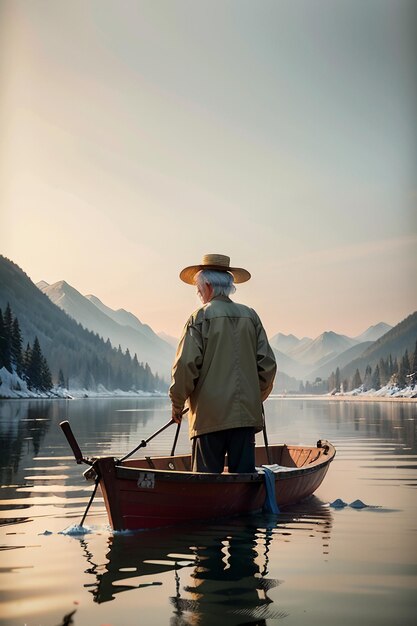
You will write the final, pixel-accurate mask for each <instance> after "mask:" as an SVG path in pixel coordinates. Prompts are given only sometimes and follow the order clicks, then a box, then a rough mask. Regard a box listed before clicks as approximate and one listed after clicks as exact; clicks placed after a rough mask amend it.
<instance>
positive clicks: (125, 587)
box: [80, 498, 332, 625]
mask: <svg viewBox="0 0 417 626" xmlns="http://www.w3.org/2000/svg"><path fill="white" fill-rule="evenodd" d="M331 525H332V513H331V511H330V509H329V508H328V507H324V506H323V503H322V502H321V501H320V500H318V499H317V498H311V499H310V500H309V501H308V502H306V503H304V504H301V505H298V506H296V507H292V509H291V512H287V513H284V514H282V515H280V516H279V518H278V519H277V517H276V516H273V515H270V516H265V515H251V516H246V517H244V518H243V517H240V518H235V519H233V520H229V521H227V522H223V523H222V524H194V525H192V526H189V527H186V528H181V529H180V530H178V529H161V530H156V531H149V532H146V533H140V532H139V533H130V534H125V533H118V534H115V535H112V536H110V537H109V539H108V552H107V554H106V560H107V561H106V563H105V564H102V565H100V564H98V563H96V562H95V560H94V554H93V552H92V550H90V547H89V543H90V542H89V538H88V535H87V536H86V537H84V538H82V539H80V545H81V547H82V550H83V554H84V555H85V558H86V560H87V562H88V568H87V569H86V570H85V571H86V573H88V574H89V575H90V576H92V577H93V578H94V579H95V580H94V582H89V583H86V584H85V587H86V588H87V589H88V590H89V592H90V593H91V594H92V595H93V598H94V601H95V602H98V603H104V602H108V601H110V600H114V599H115V597H116V595H118V594H121V593H123V592H127V591H134V590H136V592H137V590H142V592H143V590H145V589H146V588H147V587H150V586H154V585H158V584H161V583H159V582H158V574H161V573H162V572H172V575H173V578H174V580H175V590H176V594H175V596H172V597H170V601H171V604H172V607H173V610H174V612H173V618H172V620H171V624H178V625H179V624H194V623H198V624H206V623H207V624H209V623H214V620H215V619H216V618H217V619H218V620H220V623H221V622H222V620H225V621H227V623H228V624H241V623H242V619H244V623H246V624H265V623H266V622H265V620H267V619H278V618H283V617H286V615H287V613H286V612H285V611H284V610H282V609H280V608H279V607H277V606H276V603H274V602H273V600H272V599H271V598H270V597H269V596H268V592H269V590H271V589H273V588H275V587H277V586H278V585H280V584H281V583H282V582H283V581H281V580H277V579H275V578H271V577H270V576H269V575H268V574H269V558H270V549H271V544H272V542H273V541H274V540H276V541H279V540H280V539H281V540H282V539H283V538H284V537H285V538H286V541H288V537H290V536H292V537H296V536H297V535H304V536H308V537H312V538H316V539H318V540H319V542H320V543H321V545H322V554H323V557H325V555H326V554H327V553H328V544H329V539H330V531H331Z"/></svg>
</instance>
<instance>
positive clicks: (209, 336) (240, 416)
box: [169, 296, 276, 438]
mask: <svg viewBox="0 0 417 626" xmlns="http://www.w3.org/2000/svg"><path fill="white" fill-rule="evenodd" d="M275 373H276V362H275V357H274V353H273V351H272V349H271V347H270V345H269V343H268V339H267V336H266V333H265V330H264V328H263V326H262V323H261V321H260V319H259V317H258V315H257V314H256V313H255V311H254V310H253V309H250V308H249V307H247V306H244V305H243V304H236V303H235V302H232V300H230V298H226V297H224V296H218V297H216V298H213V299H212V300H211V301H210V302H209V303H207V304H206V305H204V306H203V307H201V308H200V309H198V310H197V311H195V312H194V313H193V314H192V315H191V317H190V318H189V320H188V322H187V323H186V325H185V327H184V331H183V334H182V337H181V340H180V342H179V345H178V348H177V354H176V357H175V362H174V366H173V368H172V384H171V387H170V390H169V395H170V398H171V402H172V404H173V406H174V408H175V409H176V410H177V411H178V412H180V411H181V410H182V409H183V407H184V404H185V403H186V402H187V404H188V406H189V409H190V410H189V413H188V420H189V432H190V438H191V437H196V436H198V435H203V434H205V433H210V432H216V431H219V430H225V429H227V428H238V427H241V426H253V427H254V428H255V430H256V432H258V431H260V430H262V426H263V424H262V402H263V401H264V400H265V399H266V398H267V397H268V395H269V394H270V392H271V390H272V384H273V381H274V377H275Z"/></svg>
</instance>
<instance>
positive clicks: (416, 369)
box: [411, 340, 417, 375]
mask: <svg viewBox="0 0 417 626" xmlns="http://www.w3.org/2000/svg"><path fill="white" fill-rule="evenodd" d="M411 369H412V372H413V373H414V374H416V375H417V340H416V346H415V348H414V354H413V358H412V363H411Z"/></svg>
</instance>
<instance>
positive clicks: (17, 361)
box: [11, 317, 23, 376]
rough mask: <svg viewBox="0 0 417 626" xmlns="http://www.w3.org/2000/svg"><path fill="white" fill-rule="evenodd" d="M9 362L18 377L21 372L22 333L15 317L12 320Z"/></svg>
mask: <svg viewBox="0 0 417 626" xmlns="http://www.w3.org/2000/svg"><path fill="white" fill-rule="evenodd" d="M11 360H12V364H13V365H14V366H15V368H16V373H17V375H18V376H21V375H22V371H23V354H22V333H21V332H20V326H19V320H18V319H17V317H15V318H14V320H13V327H12V337H11Z"/></svg>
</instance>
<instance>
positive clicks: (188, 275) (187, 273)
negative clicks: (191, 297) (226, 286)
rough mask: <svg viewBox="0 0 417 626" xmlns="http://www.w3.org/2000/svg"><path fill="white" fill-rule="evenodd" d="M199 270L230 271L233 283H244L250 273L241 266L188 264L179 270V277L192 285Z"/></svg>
mask: <svg viewBox="0 0 417 626" xmlns="http://www.w3.org/2000/svg"><path fill="white" fill-rule="evenodd" d="M201 270H214V271H216V272H230V274H232V276H233V281H234V282H235V283H245V282H246V281H247V280H249V279H250V277H251V275H250V273H249V272H248V271H247V270H245V269H243V267H226V266H221V265H189V266H188V267H184V269H183V270H182V272H180V278H181V280H182V281H184V283H187V285H194V284H195V283H194V278H195V276H196V274H198V272H200V271H201Z"/></svg>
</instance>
